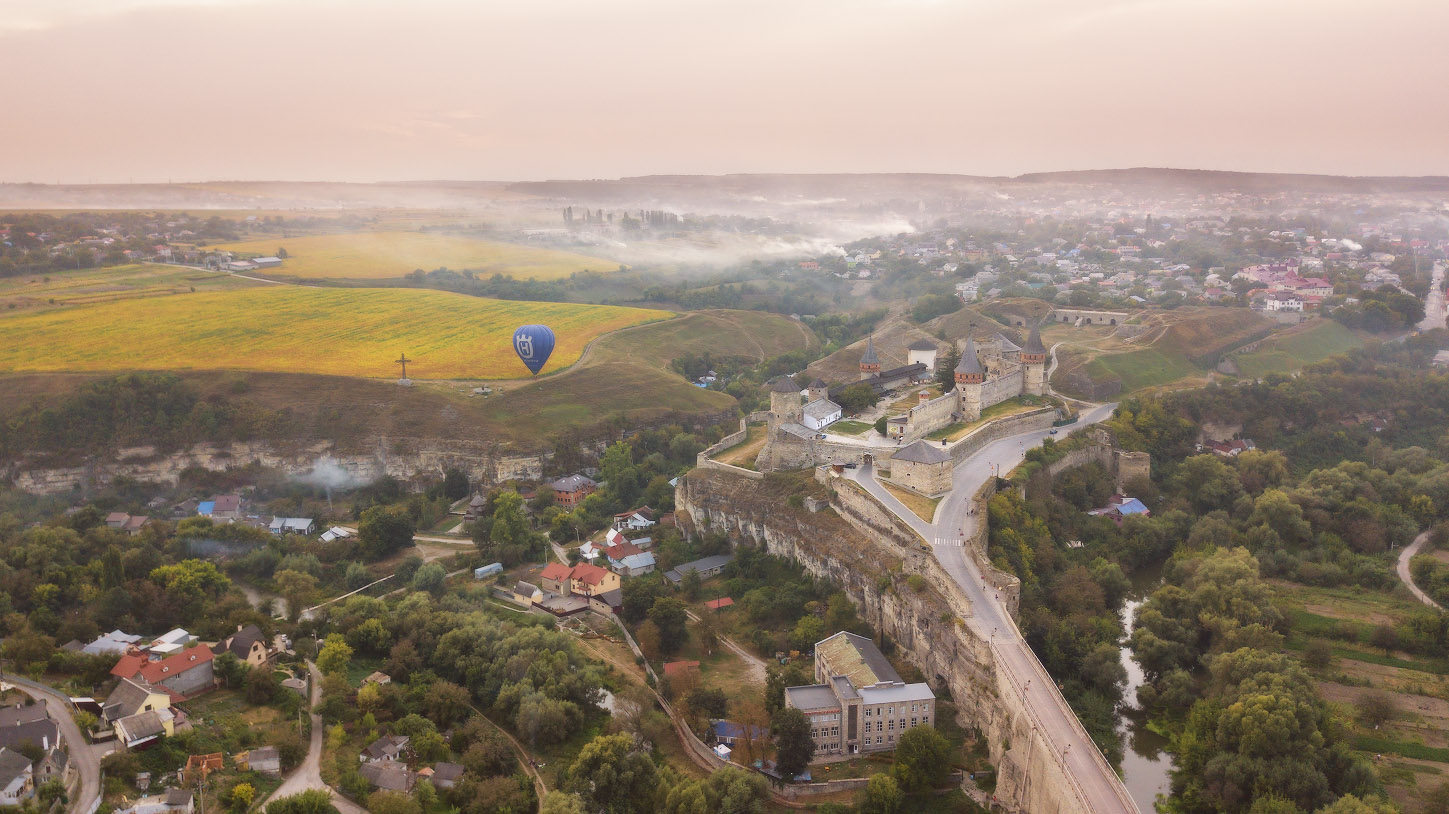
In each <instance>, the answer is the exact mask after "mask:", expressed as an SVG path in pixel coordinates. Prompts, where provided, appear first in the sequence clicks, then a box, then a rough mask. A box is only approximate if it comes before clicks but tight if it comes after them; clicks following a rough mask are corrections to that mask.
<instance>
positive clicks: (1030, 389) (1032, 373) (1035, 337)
mask: <svg viewBox="0 0 1449 814" xmlns="http://www.w3.org/2000/svg"><path fill="white" fill-rule="evenodd" d="M1046 358H1047V349H1046V345H1043V344H1042V341H1041V326H1040V325H1039V324H1038V325H1033V326H1032V328H1031V335H1030V336H1028V337H1027V338H1026V347H1024V348H1022V349H1021V363H1022V364H1023V365H1024V366H1025V367H1026V377H1025V381H1024V382H1023V386H1022V389H1023V390H1025V391H1026V392H1027V393H1030V394H1031V395H1033V396H1043V395H1046Z"/></svg>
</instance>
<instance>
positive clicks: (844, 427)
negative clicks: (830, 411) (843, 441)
mask: <svg viewBox="0 0 1449 814" xmlns="http://www.w3.org/2000/svg"><path fill="white" fill-rule="evenodd" d="M873 429H875V425H874V424H871V423H869V422H866V421H855V420H854V419H849V418H846V419H842V420H840V421H837V422H835V423H834V424H831V425H830V426H829V427H827V428H826V430H827V431H828V432H833V433H836V434H837V435H860V434H862V433H865V432H869V431H870V430H873Z"/></svg>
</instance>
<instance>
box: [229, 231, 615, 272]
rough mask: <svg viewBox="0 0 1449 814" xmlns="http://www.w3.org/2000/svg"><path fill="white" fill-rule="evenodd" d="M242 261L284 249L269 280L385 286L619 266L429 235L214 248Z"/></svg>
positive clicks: (317, 238)
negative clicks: (436, 274)
mask: <svg viewBox="0 0 1449 814" xmlns="http://www.w3.org/2000/svg"><path fill="white" fill-rule="evenodd" d="M211 248H216V249H224V250H226V251H231V252H237V253H240V254H242V255H244V256H247V255H249V256H266V255H272V254H275V253H276V252H277V250H278V249H286V251H287V255H288V256H287V257H286V258H285V260H284V261H283V262H282V265H280V266H276V267H273V268H268V269H264V270H262V273H263V274H265V275H266V276H268V277H293V278H300V279H307V280H330V279H347V280H386V279H397V278H401V277H404V276H406V275H408V274H409V273H411V272H412V271H414V270H416V269H422V270H423V271H432V270H434V269H437V268H442V267H447V268H450V269H453V270H454V271H462V270H465V269H466V270H468V271H473V272H477V273H478V274H479V275H480V276H484V277H491V276H493V275H494V274H502V275H504V276H507V277H517V278H519V279H528V278H534V279H539V280H555V279H558V278H561V277H567V276H569V275H570V274H573V273H574V272H576V271H585V270H592V271H615V270H617V269H618V268H619V264H618V263H617V262H615V261H612V260H605V259H603V258H599V257H589V256H587V255H582V254H575V253H573V252H565V251H558V250H555V249H543V248H538V247H536V246H520V245H517V244H513V243H500V242H498V241H496V240H484V239H482V238H476V237H466V236H462V235H445V234H433V233H428V232H345V233H341V234H332V235H309V236H306V237H286V238H266V239H262V240H250V241H246V242H242V243H225V244H220V245H218V246H215V247H211Z"/></svg>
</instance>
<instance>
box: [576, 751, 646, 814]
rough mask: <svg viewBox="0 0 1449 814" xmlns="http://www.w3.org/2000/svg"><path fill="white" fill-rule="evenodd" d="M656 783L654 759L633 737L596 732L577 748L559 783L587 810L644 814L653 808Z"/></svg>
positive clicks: (611, 813) (617, 813)
mask: <svg viewBox="0 0 1449 814" xmlns="http://www.w3.org/2000/svg"><path fill="white" fill-rule="evenodd" d="M657 783H658V773H657V772H656V770H655V768H654V761H652V760H650V758H649V754H648V753H647V751H645V750H644V749H642V748H641V745H639V744H636V743H635V741H634V739H632V738H630V737H629V736H628V735H600V736H599V737H596V738H594V739H593V740H591V741H589V742H588V743H587V744H585V745H584V748H583V749H582V750H580V751H579V756H578V759H576V760H575V761H574V762H573V765H572V766H570V767H569V768H568V772H567V774H566V776H565V778H564V780H563V782H562V784H561V786H560V787H561V788H562V790H563V791H566V792H572V793H574V794H577V795H578V796H579V798H580V799H581V800H582V801H583V803H584V807H585V808H586V809H587V810H589V811H605V812H609V813H610V814H634V812H639V813H640V814H644V812H649V811H652V809H653V799H654V791H655V786H656V785H657Z"/></svg>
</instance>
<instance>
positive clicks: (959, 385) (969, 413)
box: [955, 334, 986, 421]
mask: <svg viewBox="0 0 1449 814" xmlns="http://www.w3.org/2000/svg"><path fill="white" fill-rule="evenodd" d="M955 374H956V391H957V392H958V393H960V394H961V415H962V416H964V417H965V418H966V420H967V421H975V420H976V419H978V418H980V417H981V385H982V383H983V382H985V381H986V369H985V368H984V367H982V366H981V359H979V358H978V357H977V355H976V340H975V339H973V338H972V337H971V335H970V334H967V336H966V349H965V350H963V351H961V361H960V362H959V363H957V365H956V371H955Z"/></svg>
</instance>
